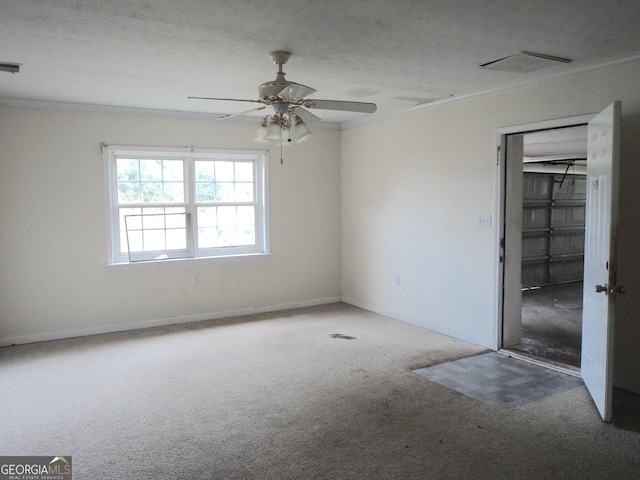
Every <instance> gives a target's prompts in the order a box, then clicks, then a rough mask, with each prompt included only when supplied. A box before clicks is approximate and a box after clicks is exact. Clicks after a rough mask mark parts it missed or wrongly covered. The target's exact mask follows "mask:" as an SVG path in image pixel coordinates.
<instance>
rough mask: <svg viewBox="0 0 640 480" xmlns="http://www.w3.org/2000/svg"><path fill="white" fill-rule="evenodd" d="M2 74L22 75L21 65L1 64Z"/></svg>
mask: <svg viewBox="0 0 640 480" xmlns="http://www.w3.org/2000/svg"><path fill="white" fill-rule="evenodd" d="M0 72H9V73H20V64H19V63H5V62H0Z"/></svg>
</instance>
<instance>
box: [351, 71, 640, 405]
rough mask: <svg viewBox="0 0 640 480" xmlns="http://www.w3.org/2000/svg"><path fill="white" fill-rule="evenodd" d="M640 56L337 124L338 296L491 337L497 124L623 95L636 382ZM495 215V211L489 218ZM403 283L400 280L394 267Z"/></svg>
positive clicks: (625, 359) (620, 337) (624, 360)
mask: <svg viewBox="0 0 640 480" xmlns="http://www.w3.org/2000/svg"><path fill="white" fill-rule="evenodd" d="M639 80H640V65H638V64H635V65H627V66H621V67H615V68H609V69H607V70H599V71H595V72H591V73H585V74H582V75H580V76H575V77H571V78H565V79H562V80H556V81H553V82H548V83H545V84H542V85H538V86H533V87H529V88H523V89H520V90H515V91H511V92H507V93H502V94H496V95H491V96H485V97H482V98H477V99H473V100H468V101H465V102H461V103H457V104H451V105H449V106H441V107H439V108H433V109H429V110H425V111H422V112H419V113H414V114H412V115H407V116H403V117H398V118H393V119H387V120H384V121H380V122H377V123H372V124H368V125H364V126H360V127H357V128H352V129H348V130H345V131H343V133H342V162H341V190H342V250H341V255H342V262H341V272H342V295H343V298H344V299H345V301H347V302H349V303H353V304H355V305H359V306H362V307H364V308H368V309H371V310H374V311H378V312H383V313H387V314H389V315H390V316H393V317H396V318H400V319H403V320H406V321H409V322H411V323H415V324H417V325H421V326H425V327H429V328H433V329H435V330H438V331H441V332H445V333H449V334H451V335H453V336H456V337H459V338H463V339H467V340H470V341H473V342H475V343H478V344H480V345H485V346H488V347H495V345H496V339H497V321H496V319H497V317H498V306H497V302H496V298H497V297H496V288H497V285H498V283H499V282H498V279H497V269H496V265H497V248H496V246H497V243H498V231H497V229H496V228H486V227H481V226H479V225H478V215H479V214H487V213H490V214H492V216H493V219H494V221H495V220H496V219H497V215H498V213H499V212H498V210H497V199H496V191H497V173H498V170H497V169H498V167H497V165H496V142H497V130H498V128H500V127H507V126H513V125H520V124H525V123H532V122H537V121H543V120H549V119H556V118H563V117H570V116H577V115H584V114H591V113H596V112H598V111H600V110H602V109H603V108H605V107H606V106H607V105H608V104H610V103H611V102H612V101H614V100H621V101H622V104H623V117H624V124H623V134H622V142H623V148H622V150H623V151H622V167H621V170H622V172H621V177H622V180H621V192H620V194H621V205H622V210H621V221H622V224H623V225H622V228H621V238H620V251H619V254H620V269H619V277H620V278H619V280H620V283H621V284H623V285H626V286H627V288H628V290H629V293H628V294H627V295H623V296H620V297H619V302H618V319H617V328H616V336H617V341H616V364H615V365H616V366H615V376H616V378H617V383H618V384H619V385H621V386H625V387H626V388H629V389H631V390H634V391H638V392H640V349H638V348H637V345H639V344H640V328H638V321H639V320H640V316H639V315H638V313H637V312H638V311H640V298H639V296H638V292H640V275H639V274H638V273H637V272H640V259H639V258H638V257H639V256H638V255H637V253H636V245H638V244H640V228H639V225H640V222H638V220H637V212H638V211H640V208H639V207H640V194H638V193H637V192H638V187H637V186H638V185H640V182H639V180H640V164H639V163H638V160H639V158H640V140H639V138H640V135H639V133H640V90H638V87H637V85H638V81H639ZM494 226H495V222H494ZM398 276H400V277H401V284H400V285H397V284H396V277H398Z"/></svg>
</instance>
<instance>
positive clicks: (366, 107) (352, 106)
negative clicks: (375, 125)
mask: <svg viewBox="0 0 640 480" xmlns="http://www.w3.org/2000/svg"><path fill="white" fill-rule="evenodd" d="M302 105H304V106H305V107H307V108H318V109H321V110H341V111H343V112H358V113H373V112H375V111H376V110H377V109H378V107H377V106H376V104H375V103H366V102H343V101H341V100H315V99H313V100H305V101H304V102H303V103H302Z"/></svg>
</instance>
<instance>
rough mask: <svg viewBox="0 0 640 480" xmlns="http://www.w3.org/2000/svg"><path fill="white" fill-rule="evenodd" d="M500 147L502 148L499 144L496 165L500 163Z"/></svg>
mask: <svg viewBox="0 0 640 480" xmlns="http://www.w3.org/2000/svg"><path fill="white" fill-rule="evenodd" d="M500 149H501V147H500V145H498V149H497V152H496V165H500Z"/></svg>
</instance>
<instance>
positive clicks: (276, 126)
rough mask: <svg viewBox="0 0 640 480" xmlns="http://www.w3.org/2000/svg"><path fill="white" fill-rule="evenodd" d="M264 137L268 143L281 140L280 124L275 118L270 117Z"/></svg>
mask: <svg viewBox="0 0 640 480" xmlns="http://www.w3.org/2000/svg"><path fill="white" fill-rule="evenodd" d="M264 139H265V140H266V141H267V142H269V143H280V142H281V141H282V125H281V124H280V123H279V122H278V121H277V120H276V119H271V121H270V122H269V125H268V126H267V131H266V135H265V136H264Z"/></svg>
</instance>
